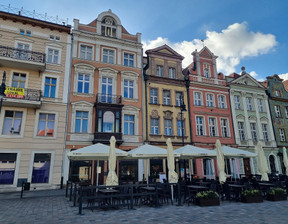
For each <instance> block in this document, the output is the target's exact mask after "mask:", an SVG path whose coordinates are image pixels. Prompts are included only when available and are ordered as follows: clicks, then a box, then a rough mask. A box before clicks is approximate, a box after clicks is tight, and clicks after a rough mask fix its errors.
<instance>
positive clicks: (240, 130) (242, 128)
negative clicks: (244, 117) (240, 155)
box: [237, 121, 246, 141]
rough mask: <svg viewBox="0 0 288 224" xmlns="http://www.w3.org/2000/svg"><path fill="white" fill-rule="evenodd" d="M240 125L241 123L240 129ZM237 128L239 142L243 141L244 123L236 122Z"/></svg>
mask: <svg viewBox="0 0 288 224" xmlns="http://www.w3.org/2000/svg"><path fill="white" fill-rule="evenodd" d="M240 123H241V125H242V127H240V125H239V124H240ZM237 127H238V132H239V138H240V141H245V140H246V135H245V123H244V121H237Z"/></svg>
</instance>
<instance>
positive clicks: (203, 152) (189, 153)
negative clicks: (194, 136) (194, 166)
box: [174, 145, 216, 159]
mask: <svg viewBox="0 0 288 224" xmlns="http://www.w3.org/2000/svg"><path fill="white" fill-rule="evenodd" d="M174 154H179V155H180V158H182V159H193V158H206V157H216V153H215V152H214V151H213V150H209V149H203V148H200V147H196V146H193V145H185V146H183V147H181V148H178V149H176V150H174Z"/></svg>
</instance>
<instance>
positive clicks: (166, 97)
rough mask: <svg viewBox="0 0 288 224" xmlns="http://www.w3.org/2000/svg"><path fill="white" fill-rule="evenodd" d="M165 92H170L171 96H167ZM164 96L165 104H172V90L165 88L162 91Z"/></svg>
mask: <svg viewBox="0 0 288 224" xmlns="http://www.w3.org/2000/svg"><path fill="white" fill-rule="evenodd" d="M164 93H169V96H165V94H164ZM162 96H163V105H166V106H170V105H171V91H170V90H167V89H164V90H163V92H162Z"/></svg>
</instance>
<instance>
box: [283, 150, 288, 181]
mask: <svg viewBox="0 0 288 224" xmlns="http://www.w3.org/2000/svg"><path fill="white" fill-rule="evenodd" d="M283 163H284V166H285V168H286V175H287V176H288V158H287V152H286V148H285V147H283Z"/></svg>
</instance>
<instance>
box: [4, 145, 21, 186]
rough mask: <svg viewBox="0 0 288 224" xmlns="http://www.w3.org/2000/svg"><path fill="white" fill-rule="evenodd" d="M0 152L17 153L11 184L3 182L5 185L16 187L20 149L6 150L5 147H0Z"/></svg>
mask: <svg viewBox="0 0 288 224" xmlns="http://www.w3.org/2000/svg"><path fill="white" fill-rule="evenodd" d="M1 153H11V154H17V155H16V164H15V171H14V180H13V184H5V187H16V186H17V180H18V175H19V166H20V161H21V150H10V149H9V150H7V149H4V150H2V149H0V154H1ZM2 186H3V185H2Z"/></svg>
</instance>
